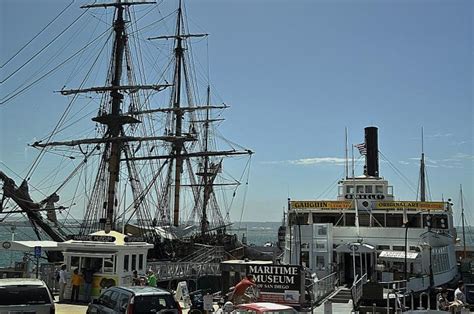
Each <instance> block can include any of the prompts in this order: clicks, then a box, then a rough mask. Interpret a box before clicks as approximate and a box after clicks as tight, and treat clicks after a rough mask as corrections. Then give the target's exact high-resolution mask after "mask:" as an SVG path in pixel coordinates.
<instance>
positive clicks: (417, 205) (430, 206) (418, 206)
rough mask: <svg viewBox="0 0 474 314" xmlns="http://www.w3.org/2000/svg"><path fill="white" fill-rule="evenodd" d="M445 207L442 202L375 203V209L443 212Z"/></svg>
mask: <svg viewBox="0 0 474 314" xmlns="http://www.w3.org/2000/svg"><path fill="white" fill-rule="evenodd" d="M445 206H446V205H445V203H443V202H405V201H402V202H398V201H384V202H377V203H376V204H375V209H407V210H444V209H445Z"/></svg>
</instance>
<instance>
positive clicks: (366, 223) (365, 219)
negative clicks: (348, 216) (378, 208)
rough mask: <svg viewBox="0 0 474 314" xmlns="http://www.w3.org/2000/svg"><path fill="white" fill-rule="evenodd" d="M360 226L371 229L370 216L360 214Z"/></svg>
mask: <svg viewBox="0 0 474 314" xmlns="http://www.w3.org/2000/svg"><path fill="white" fill-rule="evenodd" d="M359 226H361V227H370V214H367V213H361V212H359Z"/></svg>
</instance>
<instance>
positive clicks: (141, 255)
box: [138, 254, 143, 270]
mask: <svg viewBox="0 0 474 314" xmlns="http://www.w3.org/2000/svg"><path fill="white" fill-rule="evenodd" d="M138 269H139V270H142V269H143V254H140V255H138Z"/></svg>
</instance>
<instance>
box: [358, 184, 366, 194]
mask: <svg viewBox="0 0 474 314" xmlns="http://www.w3.org/2000/svg"><path fill="white" fill-rule="evenodd" d="M356 191H357V194H359V193H364V186H363V185H358V186H357V189H356Z"/></svg>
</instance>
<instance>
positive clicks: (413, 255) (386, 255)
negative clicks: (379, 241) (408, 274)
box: [379, 251, 420, 260]
mask: <svg viewBox="0 0 474 314" xmlns="http://www.w3.org/2000/svg"><path fill="white" fill-rule="evenodd" d="M418 256H420V253H418V252H408V254H407V259H417V258H418ZM379 259H396V260H400V259H403V260H404V259H405V252H404V251H382V252H381V253H380V255H379Z"/></svg>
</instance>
